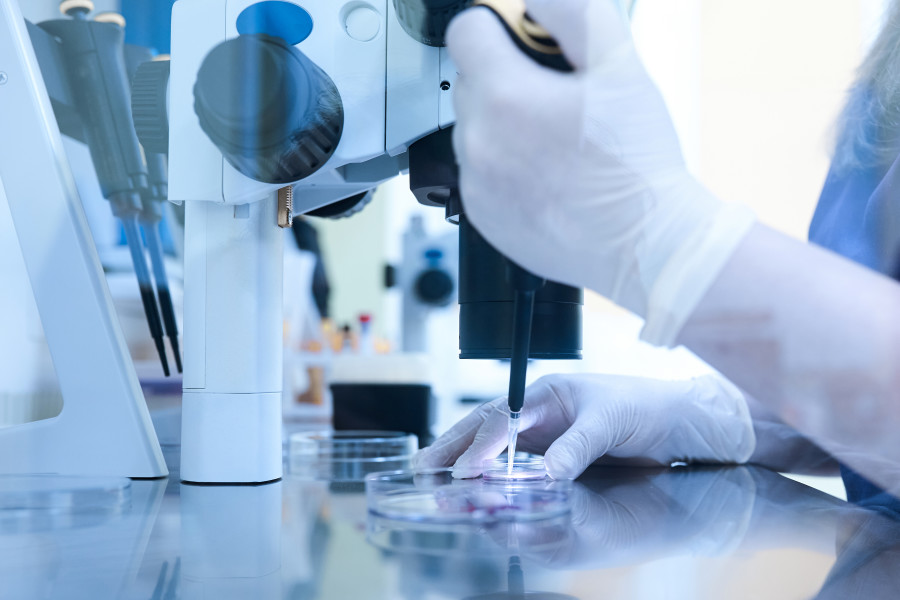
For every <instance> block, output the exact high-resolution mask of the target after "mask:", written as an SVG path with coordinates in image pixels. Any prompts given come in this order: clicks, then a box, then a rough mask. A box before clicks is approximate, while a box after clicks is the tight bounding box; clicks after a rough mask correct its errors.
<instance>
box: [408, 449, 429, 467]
mask: <svg viewBox="0 0 900 600" xmlns="http://www.w3.org/2000/svg"><path fill="white" fill-rule="evenodd" d="M429 454H430V452H428V448H422V449H421V450H418V451H417V452H416V453H415V454H413V457H412V460H411V461H410V466H411V467H412V469H413V471H418V470H421V469H428V468H430V466H429V464H428V456H429Z"/></svg>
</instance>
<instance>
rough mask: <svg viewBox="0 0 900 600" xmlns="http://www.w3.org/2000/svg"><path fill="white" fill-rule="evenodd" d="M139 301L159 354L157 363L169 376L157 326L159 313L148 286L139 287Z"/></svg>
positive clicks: (167, 362)
mask: <svg viewBox="0 0 900 600" xmlns="http://www.w3.org/2000/svg"><path fill="white" fill-rule="evenodd" d="M139 287H140V290H141V301H143V303H144V309H145V311H146V312H147V319H148V324H149V325H150V335H151V336H152V337H153V343H154V344H155V345H156V352H157V353H158V354H159V362H160V363H162V369H163V373H164V374H165V376H166V377H168V376H169V360H168V358H166V345H165V343H164V342H163V335H162V327H160V324H159V313H157V312H156V299H155V298H154V297H153V287H151V286H149V285H140V286H139Z"/></svg>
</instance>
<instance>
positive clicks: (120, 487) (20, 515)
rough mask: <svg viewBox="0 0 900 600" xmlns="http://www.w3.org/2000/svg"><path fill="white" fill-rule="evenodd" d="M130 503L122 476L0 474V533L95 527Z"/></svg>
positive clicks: (119, 514) (126, 484) (129, 484)
mask: <svg viewBox="0 0 900 600" xmlns="http://www.w3.org/2000/svg"><path fill="white" fill-rule="evenodd" d="M130 503H131V480H129V479H126V478H124V477H71V476H63V475H50V474H46V475H0V531H4V532H6V533H10V534H12V533H33V532H40V531H57V530H62V529H70V528H79V527H91V526H95V525H98V524H101V523H103V522H105V521H107V520H108V519H112V518H118V517H120V516H121V514H122V513H123V511H124V510H126V509H127V508H128V507H129V506H130Z"/></svg>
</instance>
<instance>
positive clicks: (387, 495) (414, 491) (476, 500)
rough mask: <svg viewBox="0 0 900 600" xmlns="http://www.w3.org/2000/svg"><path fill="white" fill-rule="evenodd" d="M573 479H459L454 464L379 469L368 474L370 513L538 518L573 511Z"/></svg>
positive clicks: (440, 519) (437, 518) (433, 519)
mask: <svg viewBox="0 0 900 600" xmlns="http://www.w3.org/2000/svg"><path fill="white" fill-rule="evenodd" d="M571 497H572V484H571V482H569V481H553V480H548V479H541V480H537V481H521V480H519V481H503V482H498V481H491V480H486V479H483V478H479V479H453V476H452V471H451V469H433V470H428V471H421V472H413V471H396V472H390V473H373V474H371V475H369V476H367V477H366V502H367V505H368V508H369V512H370V513H372V514H374V515H376V516H379V517H383V518H388V519H400V520H407V521H419V522H429V523H472V522H476V523H491V522H502V521H536V520H541V519H549V518H554V517H559V516H562V515H566V514H568V513H569V512H570V510H571Z"/></svg>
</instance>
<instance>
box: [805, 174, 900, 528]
mask: <svg viewBox="0 0 900 600" xmlns="http://www.w3.org/2000/svg"><path fill="white" fill-rule="evenodd" d="M898 208H900V157H898V158H897V159H896V160H895V161H894V164H892V165H891V166H890V167H889V168H887V169H885V168H884V167H870V168H862V169H856V170H849V171H847V170H838V169H836V168H834V167H832V169H831V171H830V172H829V174H828V178H827V179H826V180H825V186H824V187H823V189H822V194H821V196H820V197H819V204H818V206H817V207H816V212H815V214H814V215H813V219H812V223H811V224H810V227H809V240H810V241H811V242H813V243H816V244H818V245H820V246H823V247H825V248H828V249H829V250H832V251H833V252H837V253H838V254H841V255H843V256H845V257H846V258H849V259H851V260H854V261H856V262H858V263H860V264H862V265H865V266H867V267H869V268H871V269H874V270H876V271H878V272H880V273H883V274H886V275H889V276H891V277H894V278H895V279H896V278H898V275H900V270H898V264H897V260H896V259H897V254H896V252H895V250H896V240H895V239H894V236H896V235H897V232H894V231H890V229H892V226H891V223H893V218H894V212H895V211H897V210H898ZM897 310H898V311H900V306H898V307H897ZM851 417H852V415H851ZM841 476H842V477H843V479H844V486H845V487H846V489H847V499H848V500H849V501H850V502H854V503H857V504H861V505H864V506H869V507H871V508H875V509H879V510H886V511H890V512H893V513H895V514H900V499H898V498H896V497H894V496H892V495H890V494H888V493H886V492H884V491H883V490H881V489H880V488H878V487H877V486H876V485H874V484H873V483H871V482H870V481H868V480H866V479H865V478H863V477H862V476H860V475H859V474H857V473H855V472H854V471H852V470H851V469H849V468H847V467H845V466H843V465H842V466H841Z"/></svg>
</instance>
